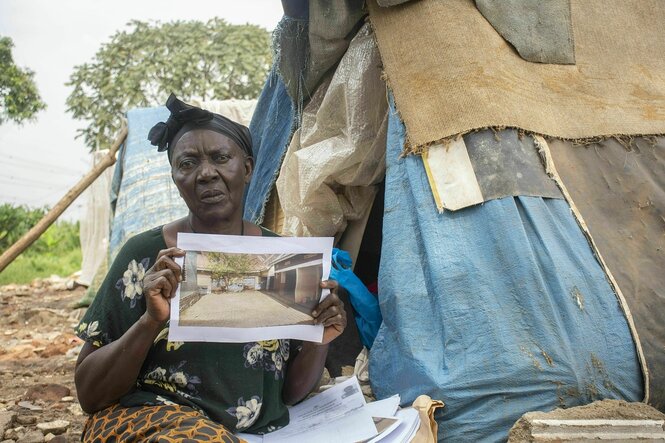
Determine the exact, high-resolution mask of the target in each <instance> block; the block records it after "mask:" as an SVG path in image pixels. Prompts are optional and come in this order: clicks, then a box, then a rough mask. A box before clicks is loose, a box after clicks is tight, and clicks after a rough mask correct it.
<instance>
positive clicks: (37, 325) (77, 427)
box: [0, 277, 86, 443]
mask: <svg viewBox="0 0 665 443" xmlns="http://www.w3.org/2000/svg"><path fill="white" fill-rule="evenodd" d="M66 281H67V280H66V279H62V278H59V277H57V278H56V277H51V278H48V279H41V280H37V281H35V282H33V283H32V284H30V285H5V286H0V316H2V319H3V323H2V326H0V386H2V389H1V390H0V431H1V432H0V442H2V441H3V440H10V441H11V442H12V443H18V442H19V441H24V442H31V441H39V442H43V441H47V440H49V441H51V442H53V443H59V442H68V441H79V440H80V438H81V432H82V429H83V424H84V423H85V420H86V415H85V414H84V413H83V411H82V410H81V406H80V405H79V403H78V401H77V399H76V392H75V386H74V366H75V362H76V359H77V357H78V353H79V351H80V349H81V347H82V341H81V340H80V339H78V338H77V337H76V336H75V335H74V327H75V326H76V325H77V324H78V322H79V320H80V318H81V317H82V315H83V313H84V310H81V309H73V308H72V306H73V305H74V304H75V303H76V302H78V300H80V299H81V297H82V296H83V294H84V292H85V290H84V289H83V288H77V289H75V290H73V291H67V290H64V287H65V284H66ZM8 417H11V420H9V419H8ZM54 422H55V423H59V424H60V425H59V427H58V426H56V427H54V428H53V429H52V428H51V427H49V426H54V425H53V423H54ZM64 423H67V425H66V426H65V425H64ZM38 426H41V427H42V428H44V430H43V431H42V430H40V429H39V427H38ZM58 433H60V434H59V435H58Z"/></svg>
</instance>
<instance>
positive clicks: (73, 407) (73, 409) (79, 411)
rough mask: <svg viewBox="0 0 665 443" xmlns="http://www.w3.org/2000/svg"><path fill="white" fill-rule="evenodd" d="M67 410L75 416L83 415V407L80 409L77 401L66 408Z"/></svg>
mask: <svg viewBox="0 0 665 443" xmlns="http://www.w3.org/2000/svg"><path fill="white" fill-rule="evenodd" d="M67 410H68V411H69V412H70V413H71V414H72V415H75V416H81V415H83V409H81V405H80V404H78V403H74V404H73V405H71V406H70V407H68V408H67Z"/></svg>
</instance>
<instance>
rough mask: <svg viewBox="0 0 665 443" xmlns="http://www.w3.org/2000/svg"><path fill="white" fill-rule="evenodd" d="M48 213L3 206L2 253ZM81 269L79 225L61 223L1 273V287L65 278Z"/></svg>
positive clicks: (0, 210) (0, 223)
mask: <svg viewBox="0 0 665 443" xmlns="http://www.w3.org/2000/svg"><path fill="white" fill-rule="evenodd" d="M46 211H47V208H38V209H30V208H28V207H26V206H13V205H10V204H7V203H5V204H3V205H0V254H1V253H3V252H4V251H5V250H6V249H7V248H9V247H10V246H11V245H12V244H13V243H14V242H16V240H18V239H19V238H21V237H22V236H23V234H25V233H26V232H28V230H30V228H32V226H34V225H35V224H36V223H37V222H38V221H39V220H40V219H41V218H42V216H43V215H44V214H45V213H46ZM79 269H81V243H80V240H79V223H78V222H76V223H73V222H69V221H59V222H56V223H54V224H52V225H51V226H50V227H49V228H48V229H47V230H46V232H44V233H43V234H42V235H41V236H40V237H39V238H38V239H37V240H36V241H35V242H34V243H33V244H32V245H30V247H29V248H28V249H26V250H25V251H24V252H23V253H22V254H21V255H20V256H18V257H17V258H16V259H15V260H14V261H13V262H12V263H11V264H10V265H9V266H8V267H7V268H6V269H5V270H4V271H2V273H0V284H7V283H28V282H30V281H32V280H33V279H35V278H38V277H48V276H50V275H52V274H58V275H62V276H66V275H69V274H71V273H73V272H76V271H78V270H79Z"/></svg>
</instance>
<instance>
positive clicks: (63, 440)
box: [44, 434, 67, 443]
mask: <svg viewBox="0 0 665 443" xmlns="http://www.w3.org/2000/svg"><path fill="white" fill-rule="evenodd" d="M49 435H53V434H49ZM44 441H50V442H51V443H67V437H65V436H64V435H53V437H52V438H51V440H46V437H44Z"/></svg>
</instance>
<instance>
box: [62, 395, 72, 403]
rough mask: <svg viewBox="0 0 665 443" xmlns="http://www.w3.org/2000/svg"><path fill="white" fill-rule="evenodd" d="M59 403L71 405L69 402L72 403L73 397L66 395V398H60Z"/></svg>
mask: <svg viewBox="0 0 665 443" xmlns="http://www.w3.org/2000/svg"><path fill="white" fill-rule="evenodd" d="M60 401H61V402H64V403H71V402H73V401H74V397H72V396H71V395H68V396H66V397H62V398H61V399H60Z"/></svg>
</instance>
